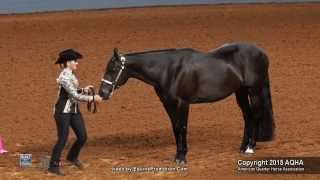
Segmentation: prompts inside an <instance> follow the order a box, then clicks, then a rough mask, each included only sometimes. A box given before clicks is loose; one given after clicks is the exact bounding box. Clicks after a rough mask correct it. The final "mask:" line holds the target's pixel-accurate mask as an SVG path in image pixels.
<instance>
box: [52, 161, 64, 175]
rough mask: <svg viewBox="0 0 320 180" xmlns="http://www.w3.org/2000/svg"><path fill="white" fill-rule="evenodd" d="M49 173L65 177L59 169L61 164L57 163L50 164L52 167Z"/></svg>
mask: <svg viewBox="0 0 320 180" xmlns="http://www.w3.org/2000/svg"><path fill="white" fill-rule="evenodd" d="M48 172H50V173H52V174H55V175H58V176H65V174H64V173H63V172H62V171H60V168H59V162H55V163H50V166H49V168H48Z"/></svg>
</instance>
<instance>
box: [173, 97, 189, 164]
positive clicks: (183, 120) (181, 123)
mask: <svg viewBox="0 0 320 180" xmlns="http://www.w3.org/2000/svg"><path fill="white" fill-rule="evenodd" d="M177 110H178V113H177V115H178V116H177V119H176V123H177V124H176V127H175V128H176V133H177V134H176V137H177V154H176V159H175V160H176V163H177V164H186V163H187V159H186V155H187V152H188V146H187V128H188V115H189V104H188V103H186V102H180V103H178V108H177Z"/></svg>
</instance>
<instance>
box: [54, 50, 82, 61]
mask: <svg viewBox="0 0 320 180" xmlns="http://www.w3.org/2000/svg"><path fill="white" fill-rule="evenodd" d="M82 57H83V56H82V55H81V54H80V53H79V52H77V51H75V50H73V49H67V50H64V51H62V52H60V53H59V57H58V60H57V61H56V62H55V64H62V63H65V62H67V61H72V60H77V59H81V58H82Z"/></svg>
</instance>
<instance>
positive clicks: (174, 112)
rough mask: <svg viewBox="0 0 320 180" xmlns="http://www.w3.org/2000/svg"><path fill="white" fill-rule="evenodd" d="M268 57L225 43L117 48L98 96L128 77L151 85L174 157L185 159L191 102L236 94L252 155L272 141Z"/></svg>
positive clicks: (179, 160) (245, 143)
mask: <svg viewBox="0 0 320 180" xmlns="http://www.w3.org/2000/svg"><path fill="white" fill-rule="evenodd" d="M268 64H269V63H268V57H267V56H266V54H265V53H264V52H263V51H262V50H261V49H259V48H257V47H256V46H255V45H252V44H249V43H231V44H226V45H224V46H222V47H220V48H218V49H215V50H213V51H212V52H209V53H202V52H199V51H196V50H193V49H165V50H156V51H147V52H139V53H131V54H124V55H122V54H119V53H118V50H117V49H114V54H113V56H112V57H111V59H110V61H109V62H108V65H107V67H106V72H105V74H104V76H103V79H102V84H101V86H100V90H99V94H100V96H102V97H103V98H104V99H108V98H109V97H110V96H111V95H112V93H113V92H114V90H115V89H117V88H119V87H120V86H121V85H123V84H125V83H126V82H127V80H128V79H129V78H130V77H134V78H137V79H139V80H141V81H144V82H146V83H148V84H150V85H152V86H153V87H154V89H155V92H156V93H157V95H158V96H159V98H160V100H161V102H162V103H163V106H164V108H165V109H166V111H167V113H168V115H169V117H170V119H171V123H172V127H173V132H174V136H175V140H176V145H177V154H176V157H175V160H176V162H177V163H186V154H187V138H186V137H187V124H188V113H189V105H190V104H196V103H207V102H214V101H218V100H221V99H223V98H226V97H228V96H229V95H231V94H232V93H235V95H236V99H237V103H238V105H239V107H240V108H241V111H242V113H243V118H244V121H245V128H244V135H243V140H242V144H241V147H240V150H241V152H244V153H254V147H255V145H256V141H270V140H272V138H273V134H274V129H275V125H274V120H273V111H272V103H271V93H270V87H269V76H268Z"/></svg>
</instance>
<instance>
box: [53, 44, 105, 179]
mask: <svg viewBox="0 0 320 180" xmlns="http://www.w3.org/2000/svg"><path fill="white" fill-rule="evenodd" d="M81 58H82V55H81V54H80V53H79V52H77V51H75V50H73V49H68V50H65V51H62V52H61V53H59V58H58V60H57V61H56V63H55V64H60V66H61V67H62V66H63V70H62V72H61V73H60V75H59V78H58V79H57V82H58V84H59V95H58V101H57V103H56V104H55V110H54V119H55V121H56V124H57V131H58V141H57V143H56V145H55V146H54V148H53V151H52V156H51V160H50V165H49V169H48V171H49V172H51V173H54V174H57V175H64V174H63V173H62V172H61V171H60V169H59V165H60V156H61V152H62V150H63V148H64V146H65V144H66V142H67V139H68V134H69V126H71V128H72V129H73V131H74V132H75V134H76V136H77V140H76V142H75V143H74V144H73V146H72V147H71V149H70V151H69V153H68V156H67V160H68V161H70V162H71V163H72V164H73V165H75V166H77V167H78V168H80V169H82V168H83V165H82V163H81V162H80V161H79V153H80V150H81V148H82V146H83V145H84V144H85V142H86V139H87V133H86V128H85V124H84V121H83V118H82V115H81V112H80V111H79V101H84V102H91V101H101V100H102V98H101V97H100V96H99V95H95V96H94V97H93V96H89V95H86V94H87V93H88V90H89V88H90V87H92V86H87V87H85V88H79V82H78V79H77V77H76V76H75V74H74V72H75V70H76V69H77V65H78V61H77V60H78V59H81Z"/></svg>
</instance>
